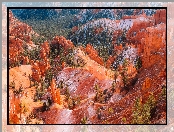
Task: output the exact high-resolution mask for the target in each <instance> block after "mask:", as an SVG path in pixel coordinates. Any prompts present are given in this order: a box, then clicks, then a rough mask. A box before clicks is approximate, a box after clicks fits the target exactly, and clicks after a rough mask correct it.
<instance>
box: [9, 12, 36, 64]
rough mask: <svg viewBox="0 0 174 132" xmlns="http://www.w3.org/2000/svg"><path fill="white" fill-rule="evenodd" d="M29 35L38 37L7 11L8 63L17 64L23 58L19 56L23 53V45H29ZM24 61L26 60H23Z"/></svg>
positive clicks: (30, 42)
mask: <svg viewBox="0 0 174 132" xmlns="http://www.w3.org/2000/svg"><path fill="white" fill-rule="evenodd" d="M31 35H36V36H38V35H37V34H36V33H35V32H34V31H33V30H32V28H31V27H30V26H28V25H27V24H25V23H23V22H20V21H19V20H18V19H16V18H15V17H14V16H13V13H12V12H11V11H9V63H10V65H11V64H14V63H19V61H21V60H22V58H23V57H21V56H20V55H21V54H22V53H23V51H24V49H23V46H24V43H25V42H26V43H27V44H29V45H31V44H33V43H32V41H31ZM25 61H26V60H25ZM25 64H26V62H25Z"/></svg>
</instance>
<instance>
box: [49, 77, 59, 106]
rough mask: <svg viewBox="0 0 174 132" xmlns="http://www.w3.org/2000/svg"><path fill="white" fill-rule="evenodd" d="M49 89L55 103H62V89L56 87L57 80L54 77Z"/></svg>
mask: <svg viewBox="0 0 174 132" xmlns="http://www.w3.org/2000/svg"><path fill="white" fill-rule="evenodd" d="M49 89H50V92H51V96H52V99H53V101H54V103H57V104H61V101H60V90H59V89H58V88H57V87H56V81H55V80H54V79H52V81H51V86H50V88H49Z"/></svg>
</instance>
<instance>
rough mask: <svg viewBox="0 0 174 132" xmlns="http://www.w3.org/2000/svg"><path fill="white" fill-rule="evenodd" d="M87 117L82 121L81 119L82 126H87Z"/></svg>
mask: <svg viewBox="0 0 174 132" xmlns="http://www.w3.org/2000/svg"><path fill="white" fill-rule="evenodd" d="M87 121H88V120H87V117H86V116H84V117H83V118H82V119H81V122H80V124H87Z"/></svg>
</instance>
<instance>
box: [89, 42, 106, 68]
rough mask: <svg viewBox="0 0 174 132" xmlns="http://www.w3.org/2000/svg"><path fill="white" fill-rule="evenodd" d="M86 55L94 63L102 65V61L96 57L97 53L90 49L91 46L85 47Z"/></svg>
mask: <svg viewBox="0 0 174 132" xmlns="http://www.w3.org/2000/svg"><path fill="white" fill-rule="evenodd" d="M86 53H87V54H88V56H89V57H90V58H91V59H92V60H94V61H96V62H97V63H98V64H100V65H104V62H103V60H102V59H101V58H100V57H99V56H98V53H97V51H96V50H95V49H94V48H93V47H92V45H91V44H87V45H86Z"/></svg>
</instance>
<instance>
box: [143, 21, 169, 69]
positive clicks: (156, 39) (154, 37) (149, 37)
mask: <svg viewBox="0 0 174 132" xmlns="http://www.w3.org/2000/svg"><path fill="white" fill-rule="evenodd" d="M165 30H166V29H165V24H160V25H158V26H157V27H149V28H146V31H147V33H146V34H145V35H144V39H142V46H141V48H143V52H142V66H143V67H144V68H147V67H149V66H151V65H153V64H154V63H156V62H158V61H161V63H163V64H165V61H166V57H165V56H166V51H165V45H166V38H165V33H166V31H165Z"/></svg>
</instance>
